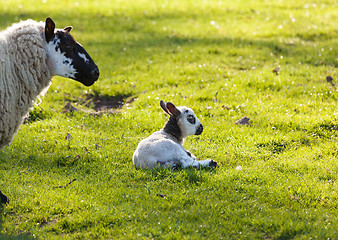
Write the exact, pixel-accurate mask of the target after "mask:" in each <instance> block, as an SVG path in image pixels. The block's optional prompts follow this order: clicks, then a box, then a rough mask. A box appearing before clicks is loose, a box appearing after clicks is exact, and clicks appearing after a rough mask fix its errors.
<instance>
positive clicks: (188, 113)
mask: <svg viewBox="0 0 338 240" xmlns="http://www.w3.org/2000/svg"><path fill="white" fill-rule="evenodd" d="M160 106H161V108H162V109H163V111H164V112H166V113H167V114H169V115H170V118H169V120H168V122H167V123H166V125H165V126H164V130H165V131H166V132H167V133H169V134H171V135H173V136H174V137H176V138H177V139H178V140H179V141H183V140H184V139H185V138H186V137H187V136H189V135H200V134H201V133H202V132H203V125H202V124H201V122H200V121H199V120H198V118H197V117H196V115H195V113H194V111H193V110H192V109H191V108H188V107H185V106H183V107H176V106H175V105H174V104H173V103H171V102H167V103H165V102H164V101H163V100H161V101H160Z"/></svg>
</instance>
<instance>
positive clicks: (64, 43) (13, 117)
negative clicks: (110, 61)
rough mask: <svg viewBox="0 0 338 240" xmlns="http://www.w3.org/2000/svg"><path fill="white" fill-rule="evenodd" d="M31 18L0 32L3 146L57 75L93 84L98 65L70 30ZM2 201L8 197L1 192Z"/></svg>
mask: <svg viewBox="0 0 338 240" xmlns="http://www.w3.org/2000/svg"><path fill="white" fill-rule="evenodd" d="M71 30H72V27H66V28H64V29H55V23H54V22H53V20H52V19H51V18H47V19H46V21H45V23H43V22H36V21H33V20H31V19H29V20H26V21H21V22H19V23H16V24H13V25H12V26H10V27H8V28H7V29H6V30H4V31H2V32H0V150H1V149H2V148H4V147H5V146H7V145H9V144H10V143H11V142H12V140H13V138H14V135H15V134H16V132H17V131H18V129H19V126H20V124H21V123H22V121H23V119H24V117H25V116H26V115H27V114H28V112H29V110H30V109H31V108H32V106H33V104H34V102H35V101H36V99H37V97H38V96H39V95H40V94H43V93H45V92H46V91H47V89H48V87H49V85H50V84H51V79H52V77H53V76H55V75H58V76H62V77H67V78H71V79H74V80H76V81H79V82H81V83H82V84H84V85H85V86H91V85H92V84H94V82H95V81H96V80H97V79H98V77H99V69H98V67H97V66H96V65H95V63H94V62H93V60H92V59H91V57H90V56H89V54H88V53H87V52H86V50H85V49H84V48H83V47H82V46H81V45H80V44H79V43H78V42H76V41H75V39H74V38H73V37H72V35H71V34H70V31H71ZM0 197H1V201H3V202H5V201H7V198H5V196H4V195H3V194H2V193H1V192H0Z"/></svg>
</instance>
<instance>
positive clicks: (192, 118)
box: [187, 115, 196, 124]
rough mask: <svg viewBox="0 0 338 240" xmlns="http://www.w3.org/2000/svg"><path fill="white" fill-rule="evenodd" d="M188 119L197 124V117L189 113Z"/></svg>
mask: <svg viewBox="0 0 338 240" xmlns="http://www.w3.org/2000/svg"><path fill="white" fill-rule="evenodd" d="M187 120H188V122H189V123H191V124H195V123H196V119H195V117H194V116H193V115H188V117H187Z"/></svg>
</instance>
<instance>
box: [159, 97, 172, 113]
mask: <svg viewBox="0 0 338 240" xmlns="http://www.w3.org/2000/svg"><path fill="white" fill-rule="evenodd" d="M160 106H161V108H162V109H163V111H164V112H165V113H167V114H169V115H170V113H169V112H168V109H167V107H166V106H165V102H164V101H163V100H161V101H160Z"/></svg>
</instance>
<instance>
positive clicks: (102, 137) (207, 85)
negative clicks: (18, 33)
mask: <svg viewBox="0 0 338 240" xmlns="http://www.w3.org/2000/svg"><path fill="white" fill-rule="evenodd" d="M46 17H51V18H52V19H53V20H54V21H55V24H56V27H58V28H63V27H65V26H69V25H72V26H73V30H72V34H73V36H74V37H75V39H76V40H78V41H79V42H80V43H81V44H82V45H83V46H84V47H85V49H86V50H87V51H88V53H89V54H90V55H91V57H92V58H93V59H94V61H95V62H96V64H97V65H98V66H99V68H100V78H99V80H98V81H97V82H96V83H95V84H94V85H93V86H91V87H89V88H88V87H85V86H83V85H81V84H80V83H78V82H75V81H73V80H70V79H66V78H62V77H54V78H53V81H52V85H51V86H50V88H49V90H48V92H47V94H46V95H45V96H44V98H43V99H42V103H41V104H39V105H38V106H36V107H35V108H34V109H33V110H32V112H31V113H30V117H29V118H28V120H27V121H26V122H25V124H23V125H22V126H21V127H20V130H19V132H18V133H17V135H16V137H15V139H14V141H13V143H12V144H11V146H9V147H6V148H5V149H4V150H2V151H0V190H1V191H2V192H3V193H5V194H6V195H7V196H8V197H9V199H10V202H9V203H8V204H7V205H2V206H0V239H338V231H337V229H338V220H337V216H338V209H337V206H338V193H337V171H338V141H337V140H338V134H337V130H338V119H337V118H338V108H337V106H338V103H337V100H338V81H337V79H338V70H337V67H338V47H337V46H338V25H337V19H338V3H337V1H334V0H321V1H307V0H299V1H292V0H278V1H267V0H257V1H250V0H249V1H245V0H233V1H226V0H222V1H219V0H217V1H204V0H193V1H192V0H186V1H177V0H172V1H167V0H153V1H145V0H134V1H119V0H116V1H110V0H81V1H70V0H57V1H56V0H39V1H34V0H11V1H6V0H0V29H1V30H3V29H5V28H6V27H7V26H9V25H11V23H13V22H18V21H19V20H24V19H27V18H32V19H34V20H37V21H44V20H45V19H46ZM327 76H331V77H332V78H333V81H332V82H330V81H329V82H328V81H327V80H326V77H327ZM160 99H163V100H165V101H172V102H173V103H174V104H176V105H178V106H180V105H186V106H189V107H191V108H192V109H193V110H194V111H195V113H196V115H197V116H198V118H199V120H200V121H201V122H202V123H203V125H204V132H203V133H202V135H200V136H191V137H190V138H188V139H187V140H186V142H185V144H184V146H185V148H186V149H188V150H190V151H191V152H192V153H193V154H195V155H196V156H197V157H198V158H199V159H206V158H212V159H214V160H215V161H217V162H218V164H219V166H218V167H217V168H216V169H181V170H169V169H155V170H151V171H147V170H137V169H135V167H134V165H133V163H132V155H133V152H134V150H135V149H136V146H137V144H138V143H139V141H140V140H141V139H143V138H145V137H147V136H148V135H150V134H151V133H152V132H154V131H156V130H158V129H160V128H161V127H162V126H163V124H164V123H165V121H166V119H167V118H168V117H167V116H166V115H165V114H164V113H163V111H162V110H161V109H160V107H159V101H160ZM67 103H70V104H72V105H73V106H74V107H76V108H78V109H81V110H84V111H74V112H70V111H69V110H67V109H65V105H66V104H67ZM100 104H101V105H103V108H102V106H101V105H100ZM111 105H114V109H108V110H107V109H105V107H104V106H108V108H109V107H110V106H111ZM100 106H101V107H100ZM245 116H246V117H249V118H250V124H249V125H236V124H235V122H236V121H237V120H239V119H241V118H243V117H245Z"/></svg>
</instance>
